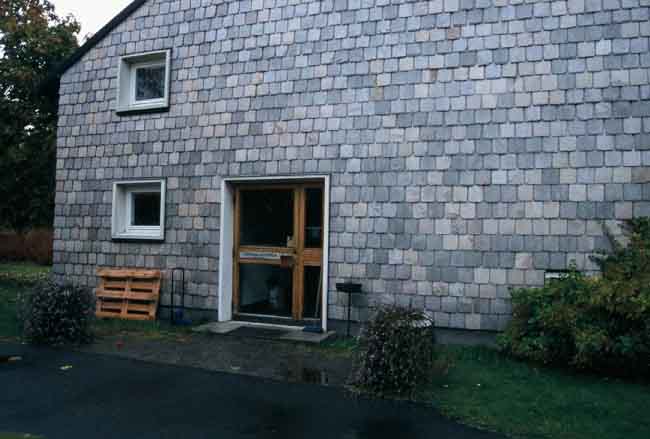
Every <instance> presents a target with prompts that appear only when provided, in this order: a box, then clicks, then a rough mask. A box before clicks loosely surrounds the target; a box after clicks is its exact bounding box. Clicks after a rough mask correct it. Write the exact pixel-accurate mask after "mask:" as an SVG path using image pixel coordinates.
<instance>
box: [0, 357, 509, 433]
mask: <svg viewBox="0 0 650 439" xmlns="http://www.w3.org/2000/svg"><path fill="white" fill-rule="evenodd" d="M3 354H4V355H8V354H19V355H22V356H23V359H22V361H18V362H11V363H7V362H0V432H12V431H13V432H23V433H31V434H39V435H43V436H45V437H46V438H47V439H58V438H61V439H75V438H80V439H81V438H83V439H89V438H91V439H101V438H110V439H114V438H121V439H127V438H138V439H145V438H156V439H160V438H174V439H177V438H184V439H193V438H210V439H239V438H256V439H263V438H283V439H290V438H296V439H298V438H300V439H320V438H327V439H335V438H344V439H357V438H369V439H370V438H372V439H382V438H386V439H388V438H391V439H393V438H395V439H397V438H400V439H401V438H435V439H442V438H454V439H488V438H493V439H495V438H498V437H500V436H498V435H493V434H489V433H484V432H480V431H477V430H473V429H471V428H468V427H464V426H460V425H458V424H456V423H454V422H452V421H449V420H447V419H445V418H443V417H441V416H440V415H438V414H437V413H436V412H435V411H434V410H433V409H430V408H426V407H423V406H419V405H415V404H407V403H397V402H390V401H372V400H364V399H357V398H353V397H350V396H349V395H346V394H345V392H344V391H343V390H341V389H337V388H333V387H323V386H318V385H314V384H301V383H286V382H278V381H270V380H265V379H260V378H255V377H249V376H242V375H230V374H225V373H218V372H211V371H206V370H201V369H194V368H186V367H178V366H170V365H161V364H153V363H146V362H141V361H136V360H130V359H124V358H117V357H113V356H105V355H97V354H89V353H79V352H67V351H57V350H50V349H33V348H30V347H27V346H23V345H14V346H11V345H7V344H0V356H2V355H3Z"/></svg>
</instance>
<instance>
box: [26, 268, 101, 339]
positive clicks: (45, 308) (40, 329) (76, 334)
mask: <svg viewBox="0 0 650 439" xmlns="http://www.w3.org/2000/svg"><path fill="white" fill-rule="evenodd" d="M21 302H22V305H21V320H22V322H23V329H24V335H25V339H26V340H27V341H29V342H31V343H35V344H47V345H54V346H60V345H66V344H82V343H89V342H90V341H92V338H93V335H92V331H91V322H92V320H93V319H94V316H95V314H94V310H95V298H94V296H93V294H92V292H91V291H90V290H88V289H86V288H80V287H75V286H72V285H62V284H58V283H55V282H53V281H50V280H47V281H42V282H39V283H37V284H36V285H35V286H34V287H33V289H32V291H30V292H28V293H27V294H25V295H24V296H23V297H22V298H21Z"/></svg>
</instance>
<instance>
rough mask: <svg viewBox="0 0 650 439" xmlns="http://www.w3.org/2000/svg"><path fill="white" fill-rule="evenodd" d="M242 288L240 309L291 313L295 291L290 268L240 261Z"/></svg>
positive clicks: (253, 312)
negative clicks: (293, 292) (241, 262)
mask: <svg viewBox="0 0 650 439" xmlns="http://www.w3.org/2000/svg"><path fill="white" fill-rule="evenodd" d="M239 291H240V299H239V301H240V302H239V310H240V312H243V313H249V314H266V315H277V316H291V297H292V291H293V272H292V270H291V268H285V267H280V266H276V265H264V264H240V268H239Z"/></svg>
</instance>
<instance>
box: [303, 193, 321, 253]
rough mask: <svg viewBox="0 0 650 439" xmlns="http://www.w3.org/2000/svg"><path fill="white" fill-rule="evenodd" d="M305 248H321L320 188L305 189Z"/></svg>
mask: <svg viewBox="0 0 650 439" xmlns="http://www.w3.org/2000/svg"><path fill="white" fill-rule="evenodd" d="M305 194H306V196H307V202H306V208H307V213H306V216H307V218H306V221H305V247H309V248H320V247H322V246H323V190H322V189H320V188H314V189H311V188H310V189H307V190H306V191H305Z"/></svg>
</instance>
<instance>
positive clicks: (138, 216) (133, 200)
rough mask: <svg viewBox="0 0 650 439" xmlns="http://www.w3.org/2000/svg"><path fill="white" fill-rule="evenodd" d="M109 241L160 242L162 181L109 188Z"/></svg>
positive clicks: (162, 214)
mask: <svg viewBox="0 0 650 439" xmlns="http://www.w3.org/2000/svg"><path fill="white" fill-rule="evenodd" d="M112 226H113V227H112V229H113V239H144V240H157V241H159V240H163V239H164V237H165V182H164V180H143V181H120V182H117V183H115V184H114V186H113V218H112Z"/></svg>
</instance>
